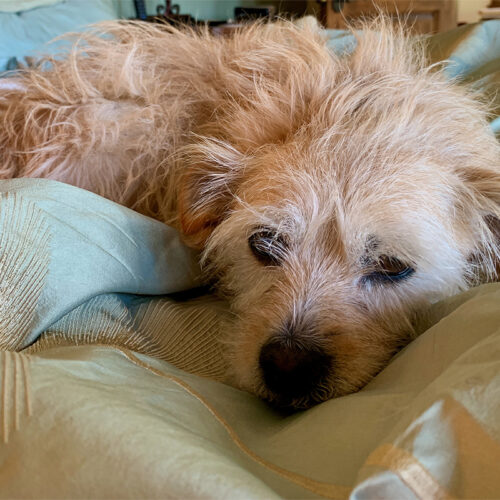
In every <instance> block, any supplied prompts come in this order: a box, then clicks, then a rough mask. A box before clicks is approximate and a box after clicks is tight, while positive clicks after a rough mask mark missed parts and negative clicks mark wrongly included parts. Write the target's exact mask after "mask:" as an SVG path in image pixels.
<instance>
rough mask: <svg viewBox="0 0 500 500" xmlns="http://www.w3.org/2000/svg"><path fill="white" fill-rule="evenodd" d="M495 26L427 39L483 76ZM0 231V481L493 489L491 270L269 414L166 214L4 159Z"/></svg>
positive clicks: (264, 493)
mask: <svg viewBox="0 0 500 500" xmlns="http://www.w3.org/2000/svg"><path fill="white" fill-rule="evenodd" d="M499 26H500V23H498V22H497V23H485V24H483V25H478V26H475V27H472V28H469V27H466V28H463V29H461V30H457V31H456V32H454V33H453V34H448V35H442V36H441V35H440V36H441V37H442V38H441V41H439V39H438V38H436V39H433V40H434V41H432V40H431V45H430V49H431V50H433V51H438V52H439V51H440V52H439V57H442V56H444V57H449V58H450V59H454V60H455V61H458V62H457V63H454V64H455V66H453V65H450V66H449V69H448V71H450V75H451V76H454V77H460V78H464V79H467V78H468V76H470V75H473V74H475V75H476V76H477V78H476V77H474V79H475V81H478V82H480V83H481V84H482V85H489V86H490V87H489V88H491V83H492V82H495V79H496V81H497V82H498V75H499V72H498V60H499V59H500V50H499V43H500V42H499V39H500V35H499V34H500V28H499ZM435 40H438V41H439V43H437V42H435ZM434 42H435V43H434ZM335 43H337V42H335ZM433 43H434V45H432V44H433ZM482 48H485V49H484V50H483V49H482ZM492 51H493V53H492ZM495 51H496V52H495ZM435 53H437V52H435ZM447 54H448V55H447ZM471 54H472V55H471ZM473 55H474V57H475V58H476V59H474V58H473ZM436 57H437V56H436ZM472 59H474V61H475V63H474V64H472V62H470V61H472ZM464 61H469V62H470V64H471V66H470V67H469V68H468V69H466V66H467V64H466V63H465V62H464ZM456 65H458V66H459V67H461V68H462V70H460V71H461V72H460V71H458V73H457V70H456V69H455V70H452V68H453V67H455V68H456V67H457V66H456ZM453 71H454V72H455V73H452V72H453ZM475 72H476V73H475ZM480 75H482V76H480ZM471 78H472V77H471ZM482 78H485V79H484V80H482ZM497 89H498V87H497ZM492 95H493V93H492ZM494 123H495V122H493V124H494ZM0 250H1V252H0V273H1V279H0V349H1V350H0V498H9V499H10V498H82V499H83V498H207V497H209V498H231V499H232V498H259V499H261V498H279V497H286V498H316V497H318V498H320V497H325V498H346V497H349V496H350V497H351V498H353V499H357V500H361V499H368V498H369V499H372V498H397V499H405V498H408V499H410V498H411V499H414V498H425V499H427V498H445V497H449V498H452V497H467V498H471V497H473V498H498V496H499V492H500V476H499V474H498V464H499V463H500V308H499V306H498V304H499V300H500V284H492V285H487V286H483V287H480V288H477V289H474V290H471V291H469V292H467V293H465V294H462V295H460V296H458V297H455V298H453V299H450V300H449V301H447V302H446V303H443V304H437V305H436V306H435V307H434V309H433V311H432V317H433V323H434V326H432V327H431V328H429V329H428V330H427V331H426V332H425V333H423V334H422V335H421V336H420V337H419V338H418V339H417V340H416V341H414V342H413V343H412V344H411V345H409V346H408V347H407V348H406V349H404V350H403V351H402V352H401V353H400V354H399V355H398V356H397V357H396V358H394V359H393V361H392V362H391V363H390V365H389V366H388V367H387V368H386V369H385V370H384V371H382V372H381V373H380V374H379V375H378V376H377V377H376V378H375V379H374V380H373V381H372V382H371V383H370V384H368V385H367V386H366V387H365V388H364V389H363V390H362V391H360V392H359V393H356V394H352V395H350V396H347V397H343V398H339V399H335V400H330V401H327V402H325V403H323V404H321V405H319V406H317V407H314V408H312V409H310V410H308V411H306V412H300V413H297V414H294V415H288V416H285V415H281V414H279V413H276V412H275V411H273V410H272V409H270V408H269V407H268V406H267V405H266V404H265V403H264V402H262V401H260V400H259V399H257V398H256V397H254V396H252V395H250V394H247V393H244V392H241V391H238V390H236V389H234V388H232V387H230V386H228V385H226V384H224V383H223V382H224V373H225V366H224V361H223V356H222V349H223V347H222V345H221V344H219V343H218V339H219V338H220V336H221V335H222V334H225V333H227V331H228V328H230V323H228V312H227V308H226V305H225V304H224V303H223V302H221V301H220V300H218V299H216V298H215V297H213V296H211V295H206V294H203V291H196V287H198V285H199V269H198V266H197V263H196V256H195V255H193V254H192V253H191V252H190V251H188V250H187V249H186V248H185V247H183V246H182V244H181V243H180V241H179V238H178V235H177V234H176V232H175V231H173V230H172V229H170V228H168V227H166V226H164V225H162V224H160V223H158V222H156V221H153V220H151V219H148V218H146V217H143V216H141V215H138V214H136V213H134V212H132V211H130V210H128V209H126V208H123V207H120V206H118V205H116V204H114V203H112V202H110V201H107V200H104V199H102V198H100V197H98V196H96V195H93V194H91V193H89V192H86V191H83V190H80V189H77V188H74V187H70V186H66V185H63V184H60V183H57V182H53V181H46V180H33V179H32V180H28V179H18V180H12V181H2V182H0ZM195 295H196V297H195Z"/></svg>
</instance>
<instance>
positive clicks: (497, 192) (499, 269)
mask: <svg viewBox="0 0 500 500" xmlns="http://www.w3.org/2000/svg"><path fill="white" fill-rule="evenodd" d="M458 174H459V176H460V179H461V181H462V182H463V185H464V187H465V199H466V201H465V203H466V205H467V207H468V208H469V209H471V210H472V213H475V214H478V217H477V218H476V221H475V222H473V223H474V224H475V226H476V227H474V230H475V232H476V234H477V241H476V248H475V249H474V254H473V255H472V256H471V260H472V261H473V262H474V264H475V265H476V266H478V267H479V271H480V274H481V276H482V277H481V279H480V281H484V280H486V281H496V280H498V278H499V277H500V168H499V167H498V166H497V165H496V164H495V163H492V164H491V165H490V166H488V167H479V168H478V167H475V168H470V167H469V168H463V169H459V170H458Z"/></svg>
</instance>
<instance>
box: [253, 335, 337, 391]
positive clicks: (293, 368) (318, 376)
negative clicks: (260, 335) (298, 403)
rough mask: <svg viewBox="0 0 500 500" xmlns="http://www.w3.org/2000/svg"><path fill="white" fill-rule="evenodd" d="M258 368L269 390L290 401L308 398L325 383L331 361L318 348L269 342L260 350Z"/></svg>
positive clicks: (276, 341) (275, 341) (274, 341)
mask: <svg viewBox="0 0 500 500" xmlns="http://www.w3.org/2000/svg"><path fill="white" fill-rule="evenodd" d="M259 364H260V368H261V371H262V376H263V378H264V382H265V383H266V386H267V387H268V389H269V390H271V391H272V392H273V393H274V394H276V395H277V396H281V397H284V398H287V399H288V398H291V399H293V398H300V397H304V396H307V395H309V394H310V393H311V392H312V391H313V390H314V388H315V387H316V386H317V385H318V384H320V383H321V382H322V381H323V380H324V379H325V377H326V375H327V374H328V372H329V370H330V366H331V358H330V356H328V355H327V354H326V353H324V352H323V351H321V350H320V349H317V348H307V347H304V346H303V345H302V344H298V343H297V344H294V343H290V342H286V343H285V342H281V341H279V340H272V341H270V342H268V343H267V344H265V345H264V346H263V347H262V349H261V351H260V358H259Z"/></svg>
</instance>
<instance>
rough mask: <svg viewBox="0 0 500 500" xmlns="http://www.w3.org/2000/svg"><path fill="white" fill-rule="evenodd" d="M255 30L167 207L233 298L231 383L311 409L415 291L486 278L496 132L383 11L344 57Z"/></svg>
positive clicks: (343, 379)
mask: <svg viewBox="0 0 500 500" xmlns="http://www.w3.org/2000/svg"><path fill="white" fill-rule="evenodd" d="M261 29H262V30H264V31H263V32H259V30H257V29H255V30H254V31H253V32H252V33H253V35H252V36H253V37H254V38H252V36H251V35H246V36H247V39H246V42H245V43H247V44H248V46H249V49H248V50H247V51H245V52H244V53H243V54H242V55H241V56H240V60H238V61H233V62H232V65H231V67H230V68H229V69H228V72H233V73H231V75H230V77H227V76H226V77H225V78H224V82H223V84H222V83H221V86H224V92H225V93H226V95H227V96H229V97H230V98H229V97H228V98H227V103H226V104H225V105H222V106H220V107H219V108H218V109H217V113H216V115H217V116H216V118H217V119H216V120H215V119H214V120H213V122H210V123H209V124H207V125H205V126H204V128H203V129H202V130H201V131H200V135H199V136H198V137H197V138H196V140H195V141H194V143H193V144H192V145H190V146H189V147H187V148H186V149H185V151H184V153H185V156H184V159H185V161H187V162H188V164H187V166H186V167H185V168H186V169H185V172H184V175H183V177H182V180H181V183H180V191H179V220H180V226H181V227H182V230H183V232H184V235H185V237H186V240H187V241H188V242H190V243H191V245H193V246H195V247H198V248H200V249H201V250H202V251H203V255H204V259H205V262H206V263H207V269H208V271H209V272H210V275H211V276H212V277H215V278H216V279H217V280H218V284H219V287H220V288H221V289H222V290H224V291H225V292H226V293H227V296H228V297H229V299H230V302H231V304H232V307H233V310H234V313H235V316H236V318H237V319H236V324H235V325H234V328H233V329H232V331H231V332H230V333H229V337H230V338H229V339H228V342H229V351H230V353H231V360H230V361H231V365H232V368H233V371H234V375H235V376H236V378H237V381H238V383H239V385H240V386H241V387H243V388H246V389H248V390H250V391H252V392H254V393H256V394H258V395H260V396H262V397H264V398H266V399H268V400H270V401H272V402H275V403H277V404H278V405H283V406H293V407H307V406H310V405H311V404H314V403H317V402H320V401H323V400H325V399H328V398H330V397H334V396H339V395H343V394H347V393H350V392H353V391H356V390H358V389H359V388H360V387H362V386H363V385H364V384H365V383H366V382H367V381H369V380H370V378H371V377H372V376H373V375H374V374H376V373H377V372H378V371H379V370H380V369H381V368H382V367H383V366H384V365H385V364H386V363H387V362H388V360H389V359H390V357H391V356H392V355H393V354H394V353H395V352H396V351H397V350H398V349H399V348H400V347H401V346H403V345H404V344H405V343H407V342H408V341H409V340H410V339H411V338H412V336H414V322H415V316H416V314H418V313H419V311H422V309H423V308H425V307H426V306H427V305H429V304H430V303H432V302H434V301H437V300H439V299H442V298H444V297H447V296H450V295H452V294H455V293H457V292H459V291H460V290H463V289H465V288H467V287H468V286H470V285H471V284H472V283H478V282H481V281H487V280H491V279H494V278H495V277H496V272H497V271H496V265H497V262H498V255H499V248H498V237H499V231H498V227H499V224H498V220H499V216H500V206H499V203H500V165H499V148H498V144H497V142H496V140H495V138H494V137H493V135H492V134H491V133H490V132H489V130H488V127H487V124H486V119H485V111H484V109H483V106H482V105H481V104H479V103H478V102H476V101H475V100H474V99H473V98H472V97H471V96H470V95H469V93H468V91H467V90H464V89H463V88H459V87H457V86H454V85H451V84H450V83H448V82H446V80H445V78H444V77H443V75H442V74H441V73H440V72H439V71H437V70H434V71H431V70H429V69H426V68H425V67H424V66H423V64H422V56H421V50H419V49H416V48H415V46H414V45H412V44H410V43H409V42H408V41H407V40H406V39H404V37H402V36H401V34H400V33H399V32H398V30H394V29H393V28H391V27H390V26H389V25H388V23H384V22H379V23H378V24H377V25H376V26H375V28H374V29H371V30H366V31H365V32H364V34H363V35H362V36H360V37H359V40H358V46H357V48H356V50H355V52H354V54H353V55H351V56H348V57H347V56H346V57H337V56H334V55H332V54H331V53H329V52H328V51H327V49H326V48H325V47H324V44H323V43H322V42H321V41H320V40H319V39H318V38H317V37H315V35H314V36H313V34H311V33H305V32H304V31H303V30H300V29H297V28H294V27H292V26H290V25H283V26H281V27H278V28H277V29H276V30H275V31H274V32H273V33H272V34H269V30H268V31H265V28H261ZM242 36H243V35H242ZM259 36H260V37H261V38H264V40H263V41H262V47H265V48H266V52H263V51H262V50H258V47H259V43H261V42H260V41H259V40H260V39H259ZM266 36H267V37H268V39H267V40H265V37H266ZM236 38H237V37H236ZM227 43H236V42H235V41H234V40H233V42H227ZM256 47H257V48H256ZM231 81H232V82H233V85H234V86H231V85H232V83H231ZM224 106H225V107H224Z"/></svg>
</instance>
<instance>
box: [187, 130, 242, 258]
mask: <svg viewBox="0 0 500 500" xmlns="http://www.w3.org/2000/svg"><path fill="white" fill-rule="evenodd" d="M182 158H183V161H182V164H183V167H182V169H183V172H182V174H181V177H180V180H179V184H178V191H177V193H178V194H177V218H178V222H179V228H180V230H181V232H182V234H183V236H184V240H185V242H186V243H187V244H188V245H189V246H191V247H192V248H196V249H200V250H201V249H202V248H203V247H204V245H205V242H206V241H207V239H208V237H209V236H210V235H211V234H212V231H213V230H214V229H215V228H216V227H217V225H218V224H220V222H222V220H223V219H224V218H225V216H226V215H227V213H228V211H229V210H230V208H231V205H232V203H233V201H234V190H235V189H236V188H237V182H238V179H239V177H240V172H241V170H242V163H243V155H242V154H241V153H239V152H238V151H237V150H236V149H234V148H233V147H232V146H229V145H227V144H225V143H224V142H223V141H220V140H217V139H202V140H200V141H199V142H198V143H196V144H194V145H191V146H189V147H186V148H184V149H183V151H182Z"/></svg>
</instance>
